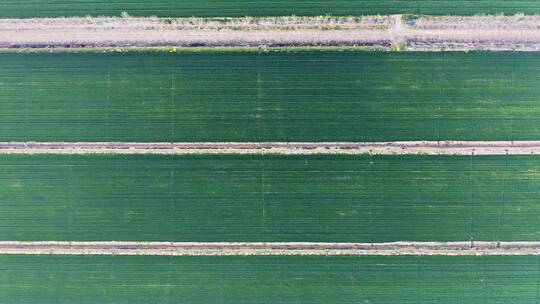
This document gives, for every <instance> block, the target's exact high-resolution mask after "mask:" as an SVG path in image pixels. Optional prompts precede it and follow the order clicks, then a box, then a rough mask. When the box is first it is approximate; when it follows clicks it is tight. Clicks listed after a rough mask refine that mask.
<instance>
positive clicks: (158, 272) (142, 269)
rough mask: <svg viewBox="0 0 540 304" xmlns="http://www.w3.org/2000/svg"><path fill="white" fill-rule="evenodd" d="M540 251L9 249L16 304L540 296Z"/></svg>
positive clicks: (7, 288)
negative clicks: (259, 253)
mask: <svg viewBox="0 0 540 304" xmlns="http://www.w3.org/2000/svg"><path fill="white" fill-rule="evenodd" d="M538 264H539V258H538V257H503V256H501V257H496V256H495V257H424V256H422V257H399V256H394V257H368V256H366V257H347V256H343V257H314V256H311V257H300V256H297V257H271V256H270V257H264V256H263V257H256V256H252V257H125V256H124V257H115V256H0V270H1V272H0V278H1V280H0V293H2V296H3V298H4V299H5V300H6V302H9V303H58V304H60V303H75V302H76V303H80V304H85V303H130V304H131V303H192V304H197V303H223V304H229V303H230V304H240V303H250V304H256V303H261V304H262V303H291V304H294V303H313V304H317V303H344V304H348V303H351V304H352V303H385V304H394V303H395V304H398V303H399V304H409V303H410V304H412V303H415V304H418V303H420V304H423V303H426V304H428V303H429V304H455V303H471V304H484V303H536V300H537V298H538V293H537V290H538V288H539V286H538V278H539V276H540V273H539V270H538V269H539V267H538Z"/></svg>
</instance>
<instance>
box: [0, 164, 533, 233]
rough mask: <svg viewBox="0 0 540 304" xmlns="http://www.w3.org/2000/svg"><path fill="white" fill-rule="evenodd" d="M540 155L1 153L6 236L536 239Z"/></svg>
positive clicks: (0, 218) (0, 215)
mask: <svg viewBox="0 0 540 304" xmlns="http://www.w3.org/2000/svg"><path fill="white" fill-rule="evenodd" d="M539 159H540V157H537V156H522V157H507V156H491V157H480V156H478V157H470V156H466V157H456V156H446V157H442V156H441V157H435V156H384V157H383V156H377V157H375V156H367V155H366V156H336V155H334V156H332V155H316V156H277V155H269V156H260V155H253V156H241V155H213V156H212V155H191V156H189V155H188V156H156V155H139V156H128V155H118V156H113V155H101V156H99V155H97V156H96V155H94V156H61V155H35V156H24V155H2V156H1V157H0V166H1V167H0V201H2V208H1V209H0V223H1V224H0V236H1V240H20V241H39V240H51V241H52V240H58V241H75V240H80V241H93V240H95V241H111V240H117V241H169V240H171V241H172V240H173V241H326V242H339V241H343V242H370V241H373V242H383V241H399V240H403V241H404V240H410V241H436V240H439V241H463V240H503V241H517V240H524V241H532V240H536V241H538V240H540V233H539V231H538V227H539V226H540V216H539V215H540V205H539V204H538V188H539V184H540V173H539V172H540V162H539Z"/></svg>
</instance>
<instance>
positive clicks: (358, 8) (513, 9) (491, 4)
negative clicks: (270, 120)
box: [0, 0, 540, 18]
mask: <svg viewBox="0 0 540 304" xmlns="http://www.w3.org/2000/svg"><path fill="white" fill-rule="evenodd" d="M124 11H126V12H128V13H129V14H131V15H133V16H160V17H193V16H196V17H243V16H280V15H299V16H304V15H327V14H329V15H334V16H336V15H338V16H339V15H379V14H396V13H413V14H428V15H474V14H495V13H505V14H514V13H518V12H521V13H527V14H538V13H539V12H540V3H538V1H535V0H522V1H505V0H458V1H444V0H442V1H441V0H419V1H408V0H401V1H392V0H333V1H315V0H292V1H286V0H270V1H263V0H242V1H240V0H236V1H220V0H204V1H194V0H156V1H143V0H123V1H120V0H110V1H104V0H72V1H68V0H32V1H18V0H4V1H2V3H1V4H0V17H1V18H27V17H61V16H87V15H91V16H102V15H105V16H119V15H120V14H121V13H122V12H124Z"/></svg>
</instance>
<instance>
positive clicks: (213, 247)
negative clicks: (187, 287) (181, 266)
mask: <svg viewBox="0 0 540 304" xmlns="http://www.w3.org/2000/svg"><path fill="white" fill-rule="evenodd" d="M0 254H32V255H43V254H54V255H169V256H212V255H216V256H219V255H360V256H361V255H370V256H377V255H382V256H388V255H416V256H419V255H447V256H476V255H540V242H472V241H462V242H392V243H310V242H290V243H282V242H281V243H228V242H215V243H193V242H190V243H181V242H180V243H178V242H0Z"/></svg>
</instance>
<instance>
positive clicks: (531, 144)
mask: <svg viewBox="0 0 540 304" xmlns="http://www.w3.org/2000/svg"><path fill="white" fill-rule="evenodd" d="M232 153H234V154H283V155H311V154H346V155H361V154H373V155H417V154H421V155H538V154H540V141H513V142H511V141H440V142H437V141H403V142H320V143H318V142H312V143H308V142H289V143H286V142H262V143H249V142H248V143H239V142H222V143H204V142H202V143H114V142H113V143H99V142H95V143H91V142H73V143H68V142H64V143H62V142H48V143H47V142H0V154H165V155H173V154H177V155H182V154H232Z"/></svg>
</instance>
